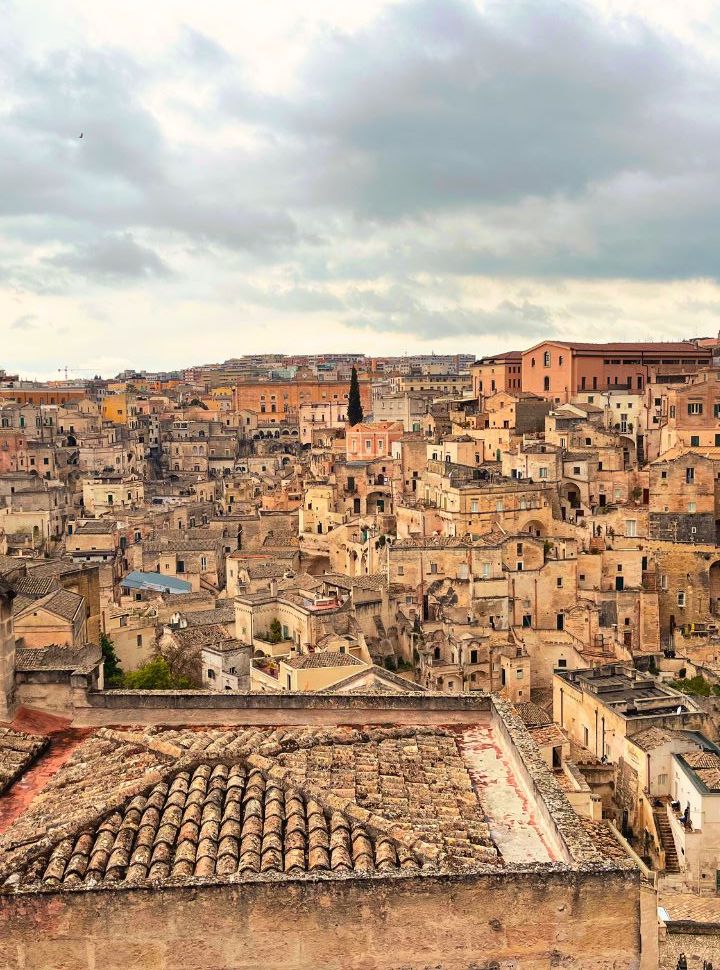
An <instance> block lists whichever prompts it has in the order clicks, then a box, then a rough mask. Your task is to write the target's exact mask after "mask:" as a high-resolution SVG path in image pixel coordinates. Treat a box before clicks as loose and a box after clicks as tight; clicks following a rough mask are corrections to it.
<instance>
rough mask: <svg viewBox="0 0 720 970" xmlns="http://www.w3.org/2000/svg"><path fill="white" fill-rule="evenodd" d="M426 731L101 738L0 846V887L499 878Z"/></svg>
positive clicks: (462, 777) (457, 757)
mask: <svg viewBox="0 0 720 970" xmlns="http://www.w3.org/2000/svg"><path fill="white" fill-rule="evenodd" d="M500 863H501V859H500V856H499V853H498V851H497V849H496V847H495V845H494V844H493V841H492V839H491V837H490V828H489V825H488V823H487V820H486V818H485V814H484V811H483V808H482V806H481V804H480V801H479V800H478V795H477V793H476V792H475V790H474V788H473V783H472V780H471V777H470V774H469V772H468V770H467V768H466V766H465V763H464V761H463V756H462V754H461V751H460V749H459V747H458V743H457V738H456V736H455V735H454V734H453V733H452V732H450V731H448V730H445V729H441V728H430V727H427V728H424V727H404V728H385V727H383V728H381V727H376V728H369V729H367V730H363V731H360V730H357V729H353V728H309V727H308V728H276V729H274V730H273V729H271V728H264V729H261V728H246V729H239V730H238V729H235V730H226V731H223V730H173V729H169V730H158V729H154V728H149V729H147V730H146V731H145V732H144V733H140V732H137V731H132V730H111V729H106V728H103V729H100V730H99V731H97V732H96V734H94V735H93V736H92V737H90V738H88V739H87V740H86V741H85V742H84V743H83V744H82V745H81V746H80V747H79V748H78V749H77V750H76V751H75V752H74V754H73V755H72V757H71V758H70V760H69V761H68V762H67V763H66V764H65V765H64V767H62V768H61V769H60V770H59V771H58V773H57V774H56V775H55V776H53V777H52V778H51V779H50V781H49V782H48V783H47V784H46V785H45V787H44V788H43V789H42V790H41V791H40V792H39V793H38V794H37V795H36V796H35V798H34V799H33V800H32V801H31V803H30V805H29V807H28V808H27V809H26V810H25V812H24V813H23V814H22V815H21V816H20V817H19V818H17V819H16V820H15V821H14V822H13V824H12V825H10V827H9V828H8V829H7V830H6V832H5V833H4V834H3V836H2V837H0V884H4V885H5V886H6V887H8V888H17V887H18V886H29V885H35V884H44V885H45V886H47V887H55V888H62V887H66V886H73V885H75V886H77V885H79V884H83V885H85V886H88V887H91V886H95V885H99V884H102V883H105V882H114V883H117V882H127V883H130V884H141V883H144V882H145V881H146V880H149V881H151V882H153V883H156V882H159V881H163V880H166V879H170V880H178V879H189V878H194V877H203V878H219V877H221V878H224V877H228V876H236V875H239V876H242V875H243V874H253V873H275V874H278V875H279V874H292V873H295V872H325V873H327V874H352V873H367V872H386V871H401V870H409V869H415V870H416V869H419V868H423V867H427V866H441V867H443V868H448V867H449V868H450V869H452V870H462V869H466V868H468V867H472V866H475V865H478V864H481V865H482V864H486V865H487V864H489V865H492V866H496V865H499V864H500Z"/></svg>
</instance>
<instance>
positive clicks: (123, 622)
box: [120, 616, 127, 626]
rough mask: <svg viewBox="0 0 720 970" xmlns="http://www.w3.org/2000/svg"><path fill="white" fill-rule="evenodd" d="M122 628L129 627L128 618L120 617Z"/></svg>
mask: <svg viewBox="0 0 720 970" xmlns="http://www.w3.org/2000/svg"><path fill="white" fill-rule="evenodd" d="M120 626H127V617H126V616H121V617H120Z"/></svg>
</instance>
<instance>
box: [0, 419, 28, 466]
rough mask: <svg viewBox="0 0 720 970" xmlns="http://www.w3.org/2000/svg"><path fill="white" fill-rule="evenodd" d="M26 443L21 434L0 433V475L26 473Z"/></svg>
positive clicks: (5, 431) (13, 432) (4, 431)
mask: <svg viewBox="0 0 720 970" xmlns="http://www.w3.org/2000/svg"><path fill="white" fill-rule="evenodd" d="M28 470H29V466H28V451H27V441H26V438H25V435H24V434H22V432H17V431H11V430H7V429H3V430H2V431H0V475H7V474H8V473H9V472H24V471H28Z"/></svg>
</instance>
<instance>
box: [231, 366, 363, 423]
mask: <svg viewBox="0 0 720 970" xmlns="http://www.w3.org/2000/svg"><path fill="white" fill-rule="evenodd" d="M358 383H359V385H360V400H361V402H362V406H363V410H364V411H365V412H369V411H370V409H371V396H370V381H368V380H367V378H363V377H361V378H360V379H359V381H358ZM349 390H350V383H349V381H316V380H292V381H267V380H265V381H242V382H240V383H238V384H237V386H236V387H235V388H234V389H233V409H234V410H236V411H242V410H244V411H252V412H253V413H255V414H258V415H262V418H261V423H262V424H282V422H283V421H289V420H294V421H297V417H298V411H299V409H300V406H301V405H302V404H344V403H347V399H348V393H349Z"/></svg>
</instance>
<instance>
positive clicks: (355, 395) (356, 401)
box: [347, 367, 363, 428]
mask: <svg viewBox="0 0 720 970" xmlns="http://www.w3.org/2000/svg"><path fill="white" fill-rule="evenodd" d="M347 417H348V424H349V425H350V427H351V428H353V427H354V426H355V425H356V424H360V422H361V421H362V419H363V409H362V402H361V400H360V385H359V384H358V376H357V370H356V369H355V368H354V367H353V369H352V373H351V374H350V393H349V395H348V409H347Z"/></svg>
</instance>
